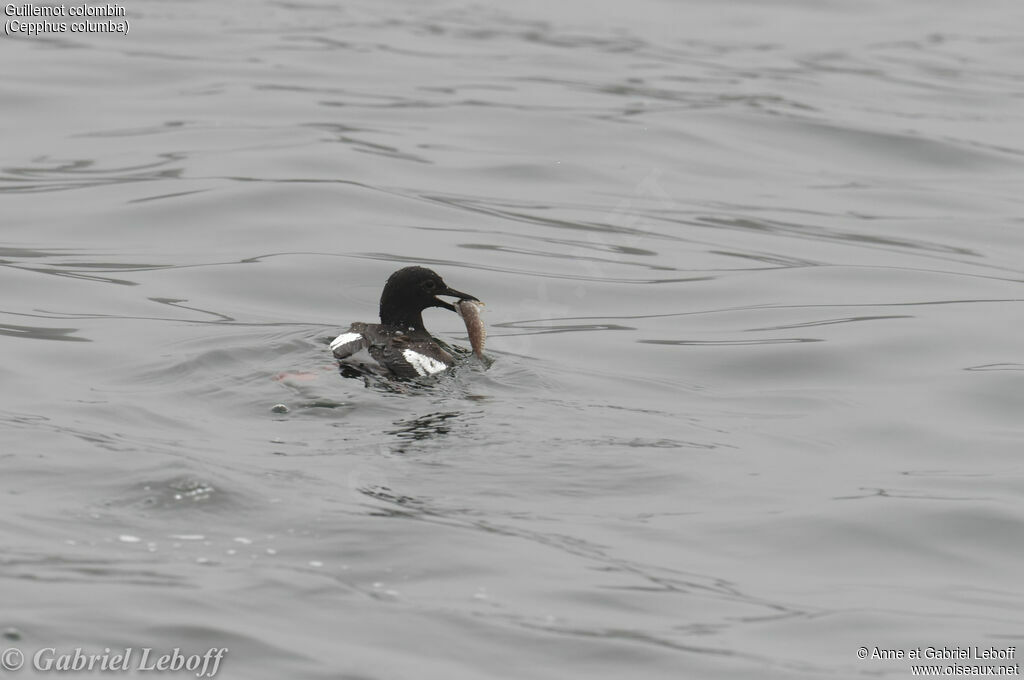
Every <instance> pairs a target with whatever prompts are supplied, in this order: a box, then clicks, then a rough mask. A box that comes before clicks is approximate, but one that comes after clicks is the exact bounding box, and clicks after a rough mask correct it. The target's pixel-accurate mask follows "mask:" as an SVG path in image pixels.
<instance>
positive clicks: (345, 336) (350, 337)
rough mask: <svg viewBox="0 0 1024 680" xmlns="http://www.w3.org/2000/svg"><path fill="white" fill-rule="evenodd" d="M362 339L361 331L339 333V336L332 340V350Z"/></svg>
mask: <svg viewBox="0 0 1024 680" xmlns="http://www.w3.org/2000/svg"><path fill="white" fill-rule="evenodd" d="M362 339H363V336H362V335H361V334H359V333H342V334H341V335H339V336H338V337H336V338H335V339H334V340H332V341H331V351H334V350H336V349H338V348H339V347H341V346H342V345H347V344H348V343H350V342H355V341H356V340H362Z"/></svg>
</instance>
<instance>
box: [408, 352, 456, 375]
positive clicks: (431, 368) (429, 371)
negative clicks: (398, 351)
mask: <svg viewBox="0 0 1024 680" xmlns="http://www.w3.org/2000/svg"><path fill="white" fill-rule="evenodd" d="M402 356H403V357H405V360H406V361H408V362H409V364H410V365H412V367H413V368H415V369H416V372H417V373H419V374H420V375H433V374H435V373H440V372H441V371H443V370H444V369H446V368H448V364H446V363H444V362H442V361H438V360H437V359H432V358H430V357H428V356H424V355H423V354H420V353H419V352H414V351H413V350H411V349H403V350H402Z"/></svg>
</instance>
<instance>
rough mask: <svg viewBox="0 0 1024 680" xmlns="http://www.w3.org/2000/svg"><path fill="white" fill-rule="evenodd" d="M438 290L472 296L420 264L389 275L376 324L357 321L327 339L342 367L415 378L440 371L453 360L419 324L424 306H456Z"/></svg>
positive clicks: (447, 307)
mask: <svg viewBox="0 0 1024 680" xmlns="http://www.w3.org/2000/svg"><path fill="white" fill-rule="evenodd" d="M437 295H445V296H450V297H455V298H458V300H459V301H460V302H461V301H462V300H476V298H475V297H473V296H472V295H467V294H466V293H460V292H459V291H457V290H454V289H452V288H449V287H448V285H447V284H445V282H444V281H443V280H442V279H441V277H440V276H438V275H437V274H436V273H435V272H433V271H431V270H430V269H426V268H425V267H406V268H404V269H399V270H398V271H397V272H395V273H394V274H392V275H391V277H390V278H389V279H388V282H387V284H385V286H384V292H383V293H382V294H381V298H380V318H381V322H380V323H379V324H377V323H374V324H369V323H363V322H360V321H357V322H355V323H353V324H352V325H351V326H349V329H348V330H347V331H345V332H344V333H342V334H341V335H339V336H338V337H336V338H335V339H334V340H333V341H332V342H331V351H332V352H334V356H335V358H337V359H338V360H339V361H340V362H341V363H342V365H343V366H344V367H347V368H349V369H354V370H355V371H356V372H357V373H359V374H366V373H371V374H376V375H384V376H390V377H396V378H417V377H424V376H430V375H435V374H437V373H441V372H443V371H445V370H447V369H449V368H451V367H452V366H453V365H454V364H455V360H454V358H453V357H452V355H451V353H449V352H448V351H447V350H446V349H445V348H444V347H443V346H442V345H441V344H440V343H439V342H438V341H437V340H436V339H435V338H434V337H433V336H431V335H430V333H429V332H428V331H427V329H426V328H425V327H424V326H423V310H424V309H427V308H428V307H442V308H444V309H448V310H451V311H456V309H455V307H454V306H453V305H451V304H449V303H447V302H445V301H443V300H440V299H438V298H437V297H436V296H437Z"/></svg>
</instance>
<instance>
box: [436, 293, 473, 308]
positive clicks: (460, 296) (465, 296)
mask: <svg viewBox="0 0 1024 680" xmlns="http://www.w3.org/2000/svg"><path fill="white" fill-rule="evenodd" d="M438 295H444V296H447V297H454V298H458V299H459V302H462V301H463V300H472V301H473V302H480V301H479V300H477V299H476V298H475V297H473V296H472V295H469V294H468V293H460V292H459V291H457V290H455V289H454V288H445V289H444V290H442V291H441V292H440V293H438ZM434 300H436V302H437V305H436V306H438V307H444V308H445V309H447V310H448V311H450V312H454V311H455V305H452V304H449V303H447V302H445V301H444V300H440V299H438V298H436V297H435V298H434Z"/></svg>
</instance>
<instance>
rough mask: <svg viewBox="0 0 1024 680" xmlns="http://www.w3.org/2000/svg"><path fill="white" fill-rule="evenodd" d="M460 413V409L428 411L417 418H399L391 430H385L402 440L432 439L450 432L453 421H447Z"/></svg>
mask: <svg viewBox="0 0 1024 680" xmlns="http://www.w3.org/2000/svg"><path fill="white" fill-rule="evenodd" d="M462 415H463V414H462V412H461V411H439V412H437V413H428V414H427V415H424V416H419V417H418V418H410V419H407V420H399V421H396V422H395V425H397V427H396V428H395V429H393V430H387V434H393V435H395V436H396V437H398V438H399V439H401V440H404V441H422V440H424V439H434V438H435V437H441V436H444V435H447V434H448V433H449V432H451V429H452V426H453V425H454V424H455V423H450V422H448V421H450V420H452V419H457V418H460V417H461V416H462Z"/></svg>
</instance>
